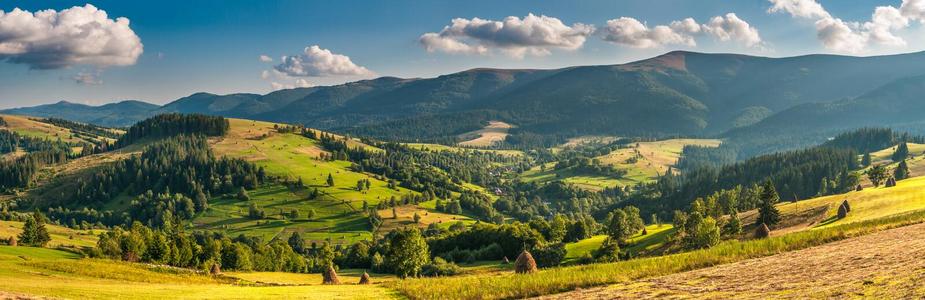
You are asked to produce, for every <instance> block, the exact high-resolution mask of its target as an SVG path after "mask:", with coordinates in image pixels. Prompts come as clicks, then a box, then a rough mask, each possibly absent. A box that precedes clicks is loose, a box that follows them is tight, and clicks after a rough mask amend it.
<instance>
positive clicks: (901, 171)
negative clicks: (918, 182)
mask: <svg viewBox="0 0 925 300" xmlns="http://www.w3.org/2000/svg"><path fill="white" fill-rule="evenodd" d="M893 178H896V180H903V179H906V178H909V165H907V164H906V160H905V159H904V160H902V161H900V162H899V165H897V166H896V169H893Z"/></svg>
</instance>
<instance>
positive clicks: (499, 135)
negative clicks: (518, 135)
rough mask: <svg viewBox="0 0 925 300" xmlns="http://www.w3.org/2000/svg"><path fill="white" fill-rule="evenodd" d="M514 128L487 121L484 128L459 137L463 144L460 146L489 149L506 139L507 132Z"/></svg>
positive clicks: (502, 123)
mask: <svg viewBox="0 0 925 300" xmlns="http://www.w3.org/2000/svg"><path fill="white" fill-rule="evenodd" d="M513 127H514V126H513V125H511V124H508V123H504V122H501V121H489V122H488V125H486V126H485V127H484V128H482V129H479V130H476V131H472V132H467V133H463V134H460V135H459V138H460V139H463V140H464V141H463V142H460V143H459V145H460V146H468V147H489V146H491V145H493V144H495V143H498V142H502V141H504V139H506V138H507V135H508V133H507V132H508V131H509V130H511V128H513Z"/></svg>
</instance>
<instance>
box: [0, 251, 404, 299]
mask: <svg viewBox="0 0 925 300" xmlns="http://www.w3.org/2000/svg"><path fill="white" fill-rule="evenodd" d="M347 274H349V272H348V273H347ZM302 275H304V276H305V277H299V276H302ZM238 276H240V277H238ZM312 276H314V275H311V274H293V275H289V274H283V275H280V274H275V273H247V274H238V273H229V274H226V275H225V276H220V277H213V276H209V275H203V274H201V273H196V272H193V271H189V270H183V269H173V268H166V267H156V266H150V265H145V264H132V263H124V262H115V261H108V260H93V259H78V256H77V255H75V254H72V253H69V252H64V251H59V250H52V249H45V248H28V247H8V246H0V290H2V291H3V292H0V297H7V296H9V297H34V296H42V297H54V298H79V299H113V298H126V297H128V298H131V299H164V298H172V299H177V298H186V299H193V298H195V299H228V298H235V299H295V298H306V297H309V298H316V297H317V299H386V298H392V297H394V293H393V292H391V291H389V290H388V289H386V288H384V287H382V286H381V285H380V284H372V285H362V286H360V285H354V284H345V285H333V286H332V285H321V284H320V283H321V280H320V278H318V280H317V281H314V283H312V282H309V281H308V279H315V278H313V277H312ZM242 277H243V278H242ZM293 278H295V279H293ZM347 278H350V277H349V275H347ZM299 280H302V281H299ZM258 281H259V282H274V281H281V283H286V284H291V285H275V284H256V283H255V282H258ZM126 287H131V288H130V289H127V288H126Z"/></svg>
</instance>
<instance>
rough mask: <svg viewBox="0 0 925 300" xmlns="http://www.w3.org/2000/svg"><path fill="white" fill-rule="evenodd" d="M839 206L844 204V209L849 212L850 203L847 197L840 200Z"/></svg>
mask: <svg viewBox="0 0 925 300" xmlns="http://www.w3.org/2000/svg"><path fill="white" fill-rule="evenodd" d="M841 206H844V207H845V210H847V211H848V212H851V205H849V204H848V200H847V199H846V200H845V201H842V203H841Z"/></svg>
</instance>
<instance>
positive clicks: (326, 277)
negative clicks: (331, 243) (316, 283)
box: [321, 266, 340, 284]
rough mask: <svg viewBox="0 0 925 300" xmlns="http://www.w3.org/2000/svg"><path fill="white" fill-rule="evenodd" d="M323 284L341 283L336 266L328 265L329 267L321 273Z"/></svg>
mask: <svg viewBox="0 0 925 300" xmlns="http://www.w3.org/2000/svg"><path fill="white" fill-rule="evenodd" d="M321 277H322V281H321V283H322V284H340V279H339V278H337V271H334V266H328V269H327V270H325V271H324V272H323V273H321Z"/></svg>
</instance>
